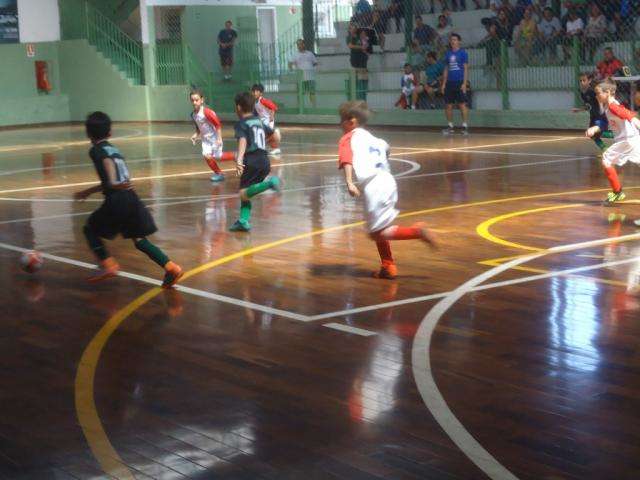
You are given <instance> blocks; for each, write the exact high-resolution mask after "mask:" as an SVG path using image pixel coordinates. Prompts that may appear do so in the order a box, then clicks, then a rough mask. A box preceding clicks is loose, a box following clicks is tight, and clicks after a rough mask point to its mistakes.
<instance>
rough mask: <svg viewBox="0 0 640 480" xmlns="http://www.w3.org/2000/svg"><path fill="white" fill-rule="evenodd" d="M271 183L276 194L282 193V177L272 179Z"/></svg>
mask: <svg viewBox="0 0 640 480" xmlns="http://www.w3.org/2000/svg"><path fill="white" fill-rule="evenodd" d="M269 182H271V189H272V190H273V191H274V192H276V193H280V189H281V188H282V185H281V180H280V177H271V179H270V180H269Z"/></svg>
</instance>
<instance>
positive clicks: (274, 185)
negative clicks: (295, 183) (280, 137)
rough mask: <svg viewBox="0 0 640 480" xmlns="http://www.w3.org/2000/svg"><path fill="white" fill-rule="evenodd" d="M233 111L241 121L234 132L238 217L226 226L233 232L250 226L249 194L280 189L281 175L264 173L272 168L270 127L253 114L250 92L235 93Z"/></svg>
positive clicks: (247, 229)
mask: <svg viewBox="0 0 640 480" xmlns="http://www.w3.org/2000/svg"><path fill="white" fill-rule="evenodd" d="M235 104H236V113H237V114H238V117H239V118H240V121H239V122H238V123H236V126H235V132H236V138H237V139H238V150H237V153H236V173H237V174H238V176H239V177H240V218H239V219H238V220H237V221H236V222H235V223H234V224H233V225H231V227H230V228H229V230H231V231H232V232H248V231H249V230H251V224H250V223H249V218H250V217H251V201H250V200H249V199H250V198H251V197H253V196H255V195H257V194H259V193H262V192H264V191H265V190H269V189H272V190H275V191H279V190H280V179H279V178H278V177H271V178H269V179H268V180H265V179H266V178H267V175H269V172H270V170H271V164H270V163H269V157H268V156H267V149H266V138H267V137H268V136H269V135H272V134H273V131H272V130H271V129H270V128H269V127H268V126H265V125H264V124H263V123H262V122H261V121H260V119H259V118H258V117H257V116H255V115H254V114H253V105H254V99H253V97H252V96H251V94H250V93H249V92H243V93H238V94H237V95H236V97H235Z"/></svg>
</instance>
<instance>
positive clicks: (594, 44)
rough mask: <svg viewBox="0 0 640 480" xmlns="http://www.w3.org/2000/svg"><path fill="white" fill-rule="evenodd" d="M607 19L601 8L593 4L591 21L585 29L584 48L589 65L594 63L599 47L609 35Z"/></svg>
mask: <svg viewBox="0 0 640 480" xmlns="http://www.w3.org/2000/svg"><path fill="white" fill-rule="evenodd" d="M607 27H608V26H607V19H606V17H605V16H604V15H603V14H602V12H601V11H600V8H599V7H598V6H597V5H596V4H593V5H591V11H590V13H589V20H588V22H587V26H586V27H585V29H584V47H585V53H588V57H587V56H586V55H585V58H587V59H588V61H589V63H593V54H594V53H595V52H596V49H597V48H598V45H599V44H600V43H601V42H603V41H604V40H605V35H606V34H607V31H608V28H607Z"/></svg>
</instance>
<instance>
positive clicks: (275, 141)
mask: <svg viewBox="0 0 640 480" xmlns="http://www.w3.org/2000/svg"><path fill="white" fill-rule="evenodd" d="M268 140H269V146H270V147H271V148H278V139H277V138H276V136H275V135H271V136H270V137H269V138H268Z"/></svg>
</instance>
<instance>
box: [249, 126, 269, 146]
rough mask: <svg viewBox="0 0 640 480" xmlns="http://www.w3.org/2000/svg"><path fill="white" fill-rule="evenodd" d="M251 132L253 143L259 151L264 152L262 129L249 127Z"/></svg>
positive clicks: (264, 144)
mask: <svg viewBox="0 0 640 480" xmlns="http://www.w3.org/2000/svg"><path fill="white" fill-rule="evenodd" d="M251 129H252V130H253V141H254V142H255V144H256V147H258V148H259V149H260V150H266V143H265V138H264V129H262V128H260V127H251Z"/></svg>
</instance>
